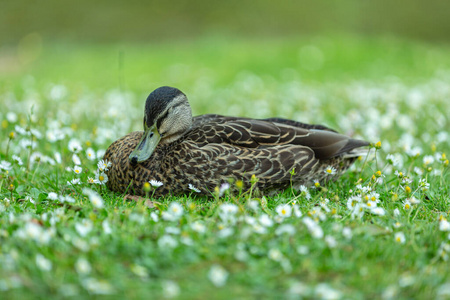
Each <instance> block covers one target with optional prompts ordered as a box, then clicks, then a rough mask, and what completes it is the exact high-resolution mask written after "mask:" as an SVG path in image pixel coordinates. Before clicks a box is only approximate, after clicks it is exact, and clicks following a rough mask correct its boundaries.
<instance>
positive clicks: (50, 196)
mask: <svg viewBox="0 0 450 300" xmlns="http://www.w3.org/2000/svg"><path fill="white" fill-rule="evenodd" d="M47 198H48V199H50V200H58V194H57V193H55V192H50V193H48V195H47Z"/></svg>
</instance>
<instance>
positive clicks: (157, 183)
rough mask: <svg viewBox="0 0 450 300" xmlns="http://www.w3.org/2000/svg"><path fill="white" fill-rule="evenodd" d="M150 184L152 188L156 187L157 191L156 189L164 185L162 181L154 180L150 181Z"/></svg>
mask: <svg viewBox="0 0 450 300" xmlns="http://www.w3.org/2000/svg"><path fill="white" fill-rule="evenodd" d="M148 183H150V185H151V186H152V187H154V188H155V189H156V188H159V187H160V186H162V185H163V183H162V182H161V181H158V180H154V179H152V180H150V181H149V182H148Z"/></svg>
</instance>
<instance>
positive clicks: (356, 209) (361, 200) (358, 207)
mask: <svg viewBox="0 0 450 300" xmlns="http://www.w3.org/2000/svg"><path fill="white" fill-rule="evenodd" d="M356 190H357V192H356V193H355V194H354V195H352V196H350V197H349V198H348V199H347V209H348V210H349V211H350V213H351V216H352V218H361V217H363V216H364V213H365V212H369V213H371V214H373V215H378V216H384V215H385V214H386V211H385V209H384V208H383V207H380V206H378V204H379V203H380V202H381V200H380V194H378V193H377V192H375V191H372V189H371V188H370V187H367V186H362V185H358V186H357V187H356Z"/></svg>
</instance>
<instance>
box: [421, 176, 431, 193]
mask: <svg viewBox="0 0 450 300" xmlns="http://www.w3.org/2000/svg"><path fill="white" fill-rule="evenodd" d="M419 187H420V189H421V190H422V192H426V191H428V190H429V189H430V184H429V183H428V182H427V180H426V179H425V178H422V179H420V180H419Z"/></svg>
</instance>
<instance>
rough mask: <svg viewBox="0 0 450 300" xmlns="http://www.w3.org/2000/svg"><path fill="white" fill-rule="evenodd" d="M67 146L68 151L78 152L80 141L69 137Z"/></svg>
mask: <svg viewBox="0 0 450 300" xmlns="http://www.w3.org/2000/svg"><path fill="white" fill-rule="evenodd" d="M68 148H69V150H70V152H73V153H78V152H80V151H81V149H82V147H81V143H80V141H79V140H77V139H71V140H70V141H69V145H68Z"/></svg>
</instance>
